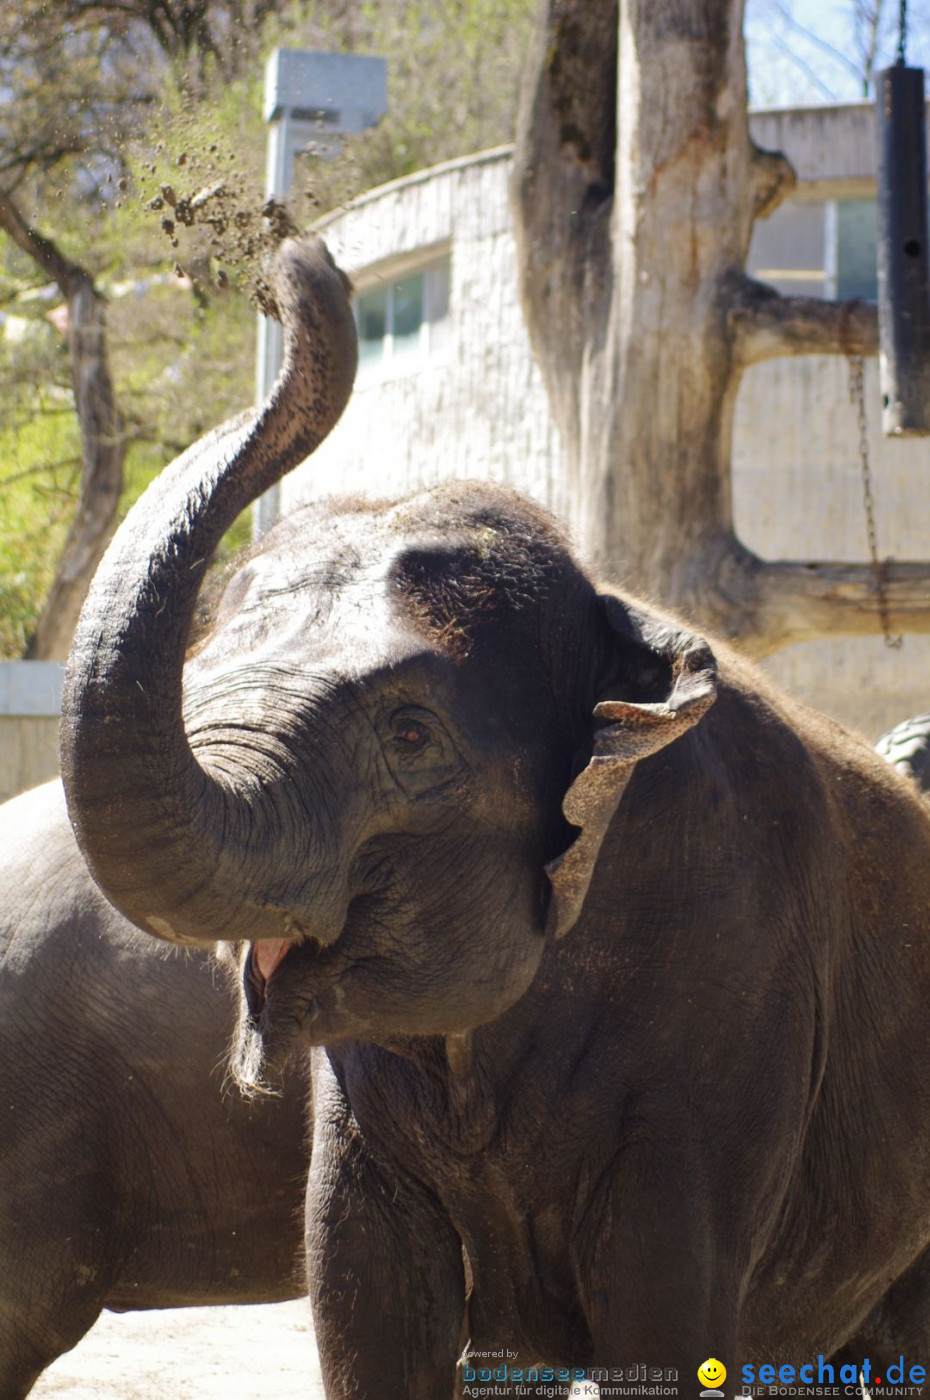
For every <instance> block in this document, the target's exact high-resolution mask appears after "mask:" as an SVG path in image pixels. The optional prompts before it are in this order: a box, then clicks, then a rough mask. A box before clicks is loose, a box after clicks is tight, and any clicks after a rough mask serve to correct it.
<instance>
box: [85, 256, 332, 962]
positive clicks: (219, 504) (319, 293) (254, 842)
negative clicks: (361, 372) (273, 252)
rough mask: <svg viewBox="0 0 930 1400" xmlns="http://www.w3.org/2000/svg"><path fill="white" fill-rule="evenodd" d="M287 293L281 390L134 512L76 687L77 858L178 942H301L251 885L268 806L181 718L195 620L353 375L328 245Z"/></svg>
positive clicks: (107, 567) (179, 465)
mask: <svg viewBox="0 0 930 1400" xmlns="http://www.w3.org/2000/svg"><path fill="white" fill-rule="evenodd" d="M274 287H275V293H276V296H277V300H278V305H279V308H280V311H281V318H282V320H283V322H284V331H285V363H284V369H283V371H282V374H281V376H280V378H279V379H278V382H277V384H276V385H275V387H274V389H273V391H272V393H271V395H270V397H269V398H268V400H267V401H266V402H265V404H264V405H262V407H261V408H260V409H259V410H257V411H255V412H249V413H246V414H243V415H242V416H241V417H240V418H238V419H234V420H232V421H231V422H229V423H227V424H225V425H224V426H223V427H222V428H219V429H217V430H216V431H215V432H213V433H211V434H209V435H208V436H207V437H205V438H203V439H201V441H200V442H197V443H195V444H194V446H193V447H191V448H189V449H188V451H187V452H185V453H184V454H183V456H181V457H179V458H178V459H177V461H176V462H174V463H172V465H171V466H170V467H168V468H166V470H165V471H164V472H163V473H162V474H161V476H160V477H158V479H157V480H156V481H155V482H154V483H153V484H152V486H151V487H150V488H149V490H148V491H147V492H146V493H145V495H144V496H143V498H142V499H141V500H140V501H139V503H138V504H137V505H136V506H135V507H134V509H133V510H132V511H131V512H130V514H129V515H128V517H127V519H126V521H125V523H124V524H123V526H122V527H121V529H120V530H119V532H118V533H117V535H116V537H115V539H114V540H113V543H112V545H111V546H110V549H109V550H108V551H107V554H106V556H105V558H104V560H103V562H102V563H101V565H100V568H99V570H98V572H97V575H96V577H95V579H94V582H93V585H92V588H91V591H90V594H89V596H88V599H87V602H86V604H85V607H84V611H83V613H82V615H81V620H80V622H79V624H78V628H77V632H76V635H75V639H74V645H73V647H72V650H71V656H70V659H69V662H68V670H67V675H66V679H65V693H64V700H63V705H62V726H61V759H62V776H63V778H64V783H65V790H66V793H67V797H68V808H69V811H70V814H71V819H72V821H73V823H74V827H75V830H76V832H77V836H78V841H79V842H80V846H81V849H82V851H83V853H84V856H85V858H86V860H87V862H88V865H89V866H90V869H91V871H92V873H93V875H94V878H95V879H96V881H97V883H98V884H99V885H100V887H101V889H102V890H103V892H104V893H105V895H106V896H107V898H108V899H109V900H110V901H111V902H112V903H113V904H115V905H116V907H117V908H118V909H119V910H120V911H121V912H122V913H123V914H125V915H126V917H127V918H129V919H131V920H132V921H133V922H134V923H135V924H137V925H138V926H139V927H140V928H143V929H146V930H147V931H149V932H152V933H157V934H160V935H161V936H163V937H167V938H170V939H172V940H173V941H176V942H210V941H213V940H214V939H220V938H222V939H239V938H248V939H256V938H267V937H280V936H282V935H285V936H286V934H287V932H288V918H289V912H288V909H287V907H286V906H287V900H286V899H285V900H284V901H283V902H276V903H275V904H274V906H273V907H269V905H268V903H267V900H263V899H262V896H261V893H260V891H259V889H258V886H257V882H256V883H255V884H254V885H253V882H252V881H251V880H250V879H249V877H248V874H247V873H246V872H247V870H248V868H249V867H250V866H251V865H252V860H251V859H246V858H245V856H246V853H248V856H249V857H253V858H254V857H261V855H262V851H261V849H260V848H261V847H263V846H264V845H265V843H266V842H267V841H268V840H270V839H272V829H271V828H272V818H271V817H270V815H269V812H268V811H267V810H265V805H267V804H265V805H263V803H262V798H261V793H260V792H255V791H254V790H253V791H252V792H251V793H250V794H249V796H248V797H246V794H245V792H244V791H242V790H240V789H238V788H237V784H236V780H235V777H234V776H233V777H232V778H231V777H230V776H229V774H228V772H223V773H219V772H217V773H215V774H211V773H210V772H209V771H208V770H207V768H206V767H205V766H203V767H202V766H201V765H200V764H199V763H198V762H197V760H196V759H195V757H194V755H193V754H192V752H191V748H190V745H189V743H188V740H187V737H186V735H185V732H184V725H183V722H182V718H181V675H182V670H183V665H184V656H185V651H186V647H187V642H188V635H189V632H190V623H191V617H192V614H193V610H194V605H195V601H196V598H197V593H198V590H199V588H200V584H201V582H202V579H203V576H204V572H205V570H206V567H207V564H208V562H209V560H210V557H211V555H212V554H213V551H214V550H215V548H216V546H217V544H218V543H219V540H220V538H221V537H222V535H223V534H224V532H225V531H226V529H227V528H228V527H229V525H230V524H231V523H232V522H233V520H234V519H235V518H236V516H237V515H238V514H239V512H240V511H241V510H242V509H243V508H244V507H245V506H246V505H247V504H248V503H249V502H250V501H252V500H254V499H255V497H256V496H258V495H259V494H260V493H261V492H262V491H265V490H266V489H267V488H268V487H269V486H271V485H272V484H273V483H274V482H275V481H277V480H279V479H280V477H281V476H283V475H284V473H285V472H288V471H290V470H291V468H292V467H295V466H296V465H297V464H298V463H299V462H301V461H302V460H303V459H304V457H306V456H307V455H308V454H309V453H310V452H312V451H313V450H314V448H316V447H317V446H318V445H319V443H320V442H321V441H322V439H323V438H324V437H325V436H326V434H327V433H328V432H329V431H330V429H331V428H332V427H333V426H334V424H335V423H336V421H337V420H338V418H339V416H340V414H341V413H342V410H343V409H344V407H345V405H346V403H347V402H348V399H349V395H350V393H351V389H352V382H353V379H354V376H355V366H356V356H357V342H356V334H355V325H354V322H353V319H352V312H351V308H350V305H349V297H348V287H347V283H346V280H345V278H344V277H343V275H342V273H340V272H339V271H338V269H337V268H336V267H335V265H334V264H333V262H332V260H331V259H330V257H329V254H328V252H327V251H326V249H325V247H324V246H323V244H322V243H320V242H319V240H315V239H314V240H291V241H289V242H288V243H285V244H284V245H283V246H282V248H281V249H280V251H279V253H278V255H277V258H276V262H275V269H274ZM256 848H259V849H256ZM266 854H267V853H266ZM261 863H262V862H261V859H260V858H259V859H257V860H256V862H255V865H256V867H258V866H260V865H261Z"/></svg>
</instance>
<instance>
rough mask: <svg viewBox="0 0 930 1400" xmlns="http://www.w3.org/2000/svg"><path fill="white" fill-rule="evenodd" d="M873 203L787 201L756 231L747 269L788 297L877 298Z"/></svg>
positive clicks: (853, 200)
mask: <svg viewBox="0 0 930 1400" xmlns="http://www.w3.org/2000/svg"><path fill="white" fill-rule="evenodd" d="M877 239H878V231H877V226H876V209H875V200H874V199H828V200H805V199H793V200H788V201H787V202H786V203H785V204H783V205H782V206H781V208H780V209H776V211H775V213H774V214H773V215H772V217H771V218H770V219H765V220H760V222H759V223H757V224H756V226H755V229H754V230H753V237H752V246H751V248H750V250H749V262H748V269H749V272H750V273H751V274H752V276H753V277H758V278H759V280H760V281H762V282H771V283H772V285H773V286H774V287H775V288H776V289H777V290H778V291H779V292H781V293H782V294H783V295H787V296H813V297H829V298H831V299H832V298H836V297H838V298H840V299H841V300H846V299H847V298H850V297H865V298H867V299H869V300H871V301H875V300H876V299H877V297H878V268H877V260H878V243H877Z"/></svg>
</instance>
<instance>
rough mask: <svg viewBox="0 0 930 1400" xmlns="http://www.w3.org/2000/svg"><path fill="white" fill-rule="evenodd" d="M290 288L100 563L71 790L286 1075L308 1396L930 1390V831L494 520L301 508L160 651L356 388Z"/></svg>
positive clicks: (68, 756) (297, 284) (417, 506)
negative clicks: (207, 577)
mask: <svg viewBox="0 0 930 1400" xmlns="http://www.w3.org/2000/svg"><path fill="white" fill-rule="evenodd" d="M275 278H276V288H277V297H278V301H279V305H280V307H281V311H282V315H283V319H284V322H285V328H286V337H287V344H288V351H287V359H286V363H285V368H284V371H283V374H282V377H281V378H280V380H279V382H278V384H277V386H276V388H275V390H274V393H273V395H272V396H271V398H270V399H269V401H268V402H267V403H266V404H265V405H264V406H263V407H262V409H261V410H260V411H259V412H258V413H257V414H256V415H253V416H251V417H249V418H248V419H245V420H237V421H234V422H233V423H232V424H230V425H227V426H226V427H225V428H223V429H221V430H219V431H218V432H217V433H215V434H213V435H210V436H208V437H207V438H206V439H204V440H203V441H202V442H201V443H199V444H197V445H196V446H195V447H194V448H192V449H190V450H189V451H188V452H187V453H186V454H185V455H184V456H182V457H181V458H180V459H179V460H178V462H177V463H176V464H175V465H174V466H173V467H172V468H171V469H169V470H168V471H167V472H166V473H165V474H164V476H163V477H162V478H161V480H160V481H159V482H158V483H157V484H156V486H155V487H154V488H153V489H151V490H150V492H149V494H148V496H147V497H145V498H143V500H142V501H141V502H140V503H139V504H138V505H137V506H136V507H135V510H134V512H133V514H132V515H131V516H130V517H129V518H128V520H127V521H126V523H125V525H124V526H123V527H122V530H121V532H120V534H119V535H118V536H117V537H116V540H115V542H114V544H113V545H112V546H111V549H110V552H109V554H108V555H107V557H106V559H105V560H104V562H103V564H102V565H101V569H100V571H99V572H98V575H97V578H96V580H95V583H94V586H93V589H92V592H91V594H90V596H89V599H88V603H87V606H86V609H85V612H84V614H83V617H82V621H81V624H80V627H79V629H78V634H77V637H76V640H75V645H74V648H73V650H72V653H71V657H70V661H69V665H68V673H67V680H66V694H65V702H64V707H63V722H62V725H63V728H62V733H63V740H62V755H63V772H64V778H65V786H66V790H67V795H68V805H69V811H70V813H71V816H72V820H73V822H74V824H75V829H76V832H77V837H78V841H79V843H80V846H81V849H82V851H83V853H84V855H85V858H86V859H87V861H88V863H89V866H90V868H91V870H92V872H93V875H94V878H95V879H96V880H97V882H98V883H99V885H100V887H101V889H102V890H103V891H104V893H105V894H106V896H107V898H108V899H110V900H111V901H112V902H113V903H114V904H115V905H116V907H118V908H119V909H120V910H121V912H122V913H123V914H124V915H125V916H126V917H127V918H128V919H130V920H131V921H132V922H133V923H134V924H136V925H137V926H138V928H139V929H140V930H142V931H144V932H146V933H148V934H150V935H152V936H154V937H156V938H161V939H164V940H167V941H169V942H172V943H175V944H180V945H190V946H198V945H201V944H203V945H207V946H210V945H212V944H214V943H215V942H217V941H220V942H223V943H227V944H230V945H232V949H233V950H234V951H232V953H231V955H232V956H235V957H236V958H237V960H238V964H239V967H240V970H241V982H242V989H241V1000H240V1010H239V1020H238V1029H237V1033H236V1034H237V1039H236V1049H235V1050H234V1056H233V1064H234V1072H235V1074H236V1076H237V1078H238V1080H239V1082H240V1083H241V1084H243V1085H244V1086H246V1088H252V1089H253V1090H254V1089H255V1088H258V1087H260V1086H261V1085H262V1084H265V1083H268V1082H271V1081H273V1080H274V1078H275V1076H276V1075H277V1074H278V1072H279V1069H280V1066H281V1065H282V1064H283V1063H285V1062H286V1060H287V1059H288V1057H289V1056H291V1055H292V1054H293V1053H295V1051H296V1049H297V1048H298V1047H310V1053H311V1058H312V1094H313V1120H314V1135H313V1150H312V1159H311V1167H310V1175H309V1182H308V1191H307V1204H306V1249H307V1268H308V1279H309V1283H310V1294H311V1301H312V1306H313V1314H314V1321H315V1327H316V1332H317V1339H318V1343H319V1347H320V1356H321V1365H322V1371H323V1376H324V1383H325V1387H326V1394H327V1396H328V1397H329V1400H441V1397H451V1396H452V1395H453V1394H455V1393H457V1389H456V1388H457V1387H459V1390H460V1391H461V1390H464V1392H465V1393H472V1391H471V1390H470V1389H469V1385H470V1383H471V1382H475V1383H477V1384H479V1385H480V1383H481V1382H483V1381H490V1380H491V1379H492V1371H493V1382H494V1384H496V1385H497V1386H499V1389H498V1391H496V1393H501V1394H503V1393H512V1394H531V1393H538V1394H552V1393H555V1392H554V1389H553V1385H554V1384H559V1383H564V1382H565V1381H567V1380H569V1379H572V1378H574V1377H575V1376H580V1375H582V1374H584V1375H585V1376H586V1377H587V1378H588V1379H591V1380H598V1379H600V1380H601V1381H605V1382H607V1383H610V1382H611V1381H612V1380H615V1379H619V1378H621V1376H622V1375H624V1374H626V1369H625V1368H629V1367H630V1366H634V1365H635V1366H637V1367H638V1368H639V1367H640V1366H641V1367H643V1368H644V1374H645V1372H646V1371H648V1376H649V1379H650V1380H651V1381H657V1380H658V1381H661V1382H664V1383H665V1384H666V1391H665V1392H663V1393H671V1392H672V1391H674V1390H675V1389H676V1388H677V1386H678V1385H681V1386H682V1388H683V1389H684V1391H685V1393H692V1392H691V1391H690V1389H689V1387H693V1386H694V1385H695V1379H694V1378H695V1372H696V1370H697V1368H698V1366H700V1365H701V1363H702V1362H703V1361H704V1360H705V1359H706V1358H707V1357H708V1355H711V1356H712V1357H713V1358H716V1359H718V1360H719V1362H721V1363H722V1364H723V1365H724V1366H725V1367H726V1368H727V1369H728V1370H730V1371H731V1373H732V1376H733V1379H734V1380H736V1381H737V1385H739V1378H740V1376H741V1374H742V1376H743V1377H744V1378H745V1377H746V1375H747V1372H749V1371H750V1370H752V1374H753V1375H755V1374H756V1371H755V1369H754V1368H756V1367H758V1366H759V1365H760V1364H761V1365H763V1366H764V1365H768V1364H777V1365H779V1366H781V1365H784V1366H788V1365H791V1366H795V1367H800V1366H804V1367H805V1368H806V1365H807V1363H808V1362H811V1361H816V1360H817V1358H820V1360H821V1361H823V1359H824V1358H827V1362H829V1364H835V1365H836V1366H841V1367H842V1368H843V1371H841V1372H840V1376H839V1378H840V1379H842V1380H849V1381H856V1380H857V1379H858V1375H859V1367H860V1364H861V1363H862V1362H863V1361H864V1360H866V1359H868V1360H869V1361H870V1362H871V1365H872V1367H873V1368H874V1370H877V1368H878V1367H879V1366H883V1367H884V1366H886V1365H887V1364H889V1362H890V1361H894V1363H895V1364H897V1361H898V1357H899V1354H902V1353H903V1354H904V1358H905V1364H906V1365H907V1366H911V1367H913V1366H916V1365H917V1364H918V1363H920V1362H921V1361H923V1362H924V1363H925V1364H926V1360H927V1357H928V1355H930V1293H928V1288H927V1279H926V1275H927V1272H928V1259H930V1256H928V1253H927V1247H928V1243H930V1195H928V1184H927V1182H928V1159H930V1036H928V1034H927V1026H928V1015H930V1013H928V1006H930V814H928V812H927V810H926V806H925V803H924V802H923V801H922V800H921V799H920V798H919V796H918V794H917V792H916V790H915V789H914V788H913V786H912V785H910V784H909V783H907V782H906V781H904V780H903V779H902V778H901V777H900V776H899V775H898V774H897V773H895V772H894V770H893V769H892V768H891V767H890V766H889V765H888V764H886V763H885V762H884V761H883V760H882V759H881V758H880V757H879V756H878V755H877V754H875V753H874V752H873V751H872V750H871V749H870V748H869V746H868V745H867V743H866V742H865V741H864V740H861V739H859V738H856V737H855V736H853V735H851V734H849V733H847V732H846V731H844V730H843V729H841V728H840V727H839V726H838V725H835V724H833V723H831V722H830V721H828V720H826V719H824V718H822V717H819V716H817V715H815V714H814V713H813V712H811V711H810V710H807V709H805V708H804V707H802V706H801V705H799V704H797V703H795V702H794V701H792V700H791V699H790V698H789V697H787V696H786V695H783V694H781V693H780V692H779V691H778V690H777V689H775V688H774V687H773V686H771V685H770V684H769V683H768V682H767V681H766V680H765V679H764V677H763V676H762V675H761V674H760V673H759V672H757V671H756V670H755V669H754V668H753V667H752V666H751V665H750V664H749V663H748V662H747V661H746V660H745V659H743V658H742V657H740V656H739V655H738V654H737V653H736V652H735V651H733V650H732V649H731V648H730V647H729V646H727V645H726V643H725V642H724V641H716V640H713V639H708V638H705V637H702V636H701V635H699V634H697V633H695V632H694V631H693V630H692V628H691V627H690V626H689V625H688V624H687V623H685V622H683V621H681V620H680V619H677V618H675V617H673V616H672V615H670V614H666V613H665V612H663V611H662V610H661V609H658V608H655V607H653V606H652V605H650V604H647V603H645V602H643V601H641V600H639V599H637V598H636V597H634V596H633V595H631V594H629V593H627V592H626V591H624V590H623V589H620V588H615V587H613V586H610V587H605V586H600V585H598V584H597V583H596V582H595V581H594V580H593V579H592V578H591V577H590V576H589V575H588V573H586V572H585V570H584V569H583V568H582V567H581V565H580V564H579V563H578V562H577V561H576V559H575V556H574V554H573V552H572V549H571V548H570V545H569V544H568V542H567V541H566V539H565V538H564V535H563V533H562V531H561V529H560V528H559V526H558V525H557V524H556V523H555V522H554V521H553V520H552V519H551V518H550V517H549V516H548V515H547V514H546V512H545V511H543V510H542V509H541V508H540V507H539V506H537V505H535V504H534V503H532V502H530V501H527V500H525V499H523V498H521V497H520V496H519V495H517V494H515V493H513V492H511V491H510V490H509V489H507V488H504V487H502V486H495V485H492V484H489V483H482V482H471V483H460V482H451V483H445V484H443V485H440V486H438V487H435V488H433V489H432V490H430V491H426V492H422V493H420V494H418V495H416V496H414V497H412V498H410V499H406V500H401V501H384V500H372V501H368V500H364V499H360V498H354V499H349V500H338V499H335V500H334V499H325V500H321V501H318V502H316V503H312V504H310V505H307V506H305V507H304V508H303V509H301V510H298V511H295V512H293V513H292V514H290V515H289V516H288V517H286V518H285V519H283V520H282V521H281V522H279V524H278V525H277V526H275V528H274V529H273V530H272V531H270V532H269V533H268V535H267V536H265V538H264V539H263V540H261V541H260V542H259V543H258V544H257V545H256V546H255V547H254V549H253V550H252V552H251V553H250V554H249V555H248V556H247V557H246V558H245V559H244V560H243V561H242V562H241V563H240V564H238V565H237V566H235V567H234V568H233V569H232V571H231V572H230V574H229V575H228V577H227V579H226V580H225V586H224V588H223V589H221V590H220V591H219V596H218V597H217V598H216V599H215V600H214V601H211V602H209V603H208V604H207V605H206V606H205V611H206V614H207V616H206V622H205V624H204V628H203V630H202V631H201V632H200V634H199V635H198V636H197V639H196V641H195V642H194V643H193V645H191V646H190V647H189V641H190V637H191V626H192V618H193V616H194V614H195V611H196V609H197V597H198V590H199V587H200V581H201V578H202V576H203V573H204V568H205V562H204V561H205V560H207V559H208V558H209V556H210V553H211V551H212V549H213V548H214V546H215V543H216V541H217V540H218V539H219V537H220V535H221V534H222V532H223V530H224V529H225V528H226V526H227V524H228V523H229V521H230V520H231V519H232V518H233V517H234V516H235V514H236V513H237V512H238V511H239V510H240V509H241V508H242V507H243V506H244V504H245V503H246V502H247V501H248V500H249V499H251V498H252V497H253V496H254V495H255V494H256V493H257V492H258V491H260V490H264V489H265V488H266V487H267V485H268V484H269V483H270V482H271V481H272V480H274V479H276V478H277V477H279V476H280V475H281V474H282V473H284V472H285V471H288V470H290V469H291V468H292V467H293V466H294V465H296V464H297V463H298V462H299V461H301V460H302V459H303V457H304V456H306V455H307V453H308V452H309V451H310V450H312V448H313V446H314V445H315V444H316V443H317V442H319V441H320V440H321V439H322V438H323V437H324V436H325V434H326V433H327V432H329V431H330V429H331V428H332V427H333V425H334V423H335V422H336V421H337V419H338V416H339V414H340V413H341V411H342V408H343V406H344V404H345V402H346V401H347V399H348V397H349V394H350V392H351V383H352V376H353V373H354V367H355V353H356V352H355V332H354V326H353V322H352V314H351V306H350V301H349V297H348V294H347V290H346V286H345V281H344V279H343V278H342V277H341V275H340V274H339V273H338V271H337V270H336V268H335V266H334V265H333V263H332V262H331V260H330V259H329V257H328V255H327V254H326V252H325V250H324V249H323V248H322V247H321V246H320V245H319V244H318V243H315V242H313V241H307V240H297V241H295V242H292V243H289V244H285V245H284V246H283V248H282V250H281V253H280V255H279V261H278V263H277V266H276V272H275ZM463 1354H464V1358H465V1359H464V1360H462V1358H463ZM830 1358H833V1361H832V1362H831V1361H830ZM460 1361H461V1365H460ZM824 1364H827V1363H824ZM740 1367H745V1368H746V1370H745V1371H743V1372H742V1373H741V1372H740V1369H739V1368H740ZM540 1368H542V1369H540ZM844 1372H845V1373H844ZM865 1373H866V1374H868V1371H867V1368H866V1370H865ZM806 1374H807V1373H806V1370H805V1376H806ZM881 1374H882V1375H884V1372H881ZM640 1378H641V1379H642V1377H640ZM802 1379H804V1378H803V1377H802Z"/></svg>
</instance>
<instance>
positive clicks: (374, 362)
mask: <svg viewBox="0 0 930 1400" xmlns="http://www.w3.org/2000/svg"><path fill="white" fill-rule="evenodd" d="M355 319H356V322H357V325H358V341H359V365H360V367H361V368H363V369H366V368H367V369H375V368H376V367H379V368H381V369H385V370H387V369H390V368H393V369H396V370H398V371H402V369H403V367H404V365H405V364H407V363H410V362H412V361H413V360H414V359H416V358H424V357H426V356H427V355H431V354H434V353H435V352H436V351H437V350H438V349H439V348H440V347H441V345H442V344H443V343H444V341H445V338H446V332H447V330H448V323H449V259H448V258H442V259H440V260H437V261H435V262H432V263H429V264H427V265H425V266H424V267H422V268H419V269H417V270H416V271H411V272H406V273H404V275H403V276H401V277H393V278H392V277H388V278H386V279H385V280H384V281H382V282H381V283H379V284H378V285H377V286H374V287H372V289H371V290H370V291H362V292H361V293H360V294H359V296H358V297H357V299H356V303H355Z"/></svg>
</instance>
